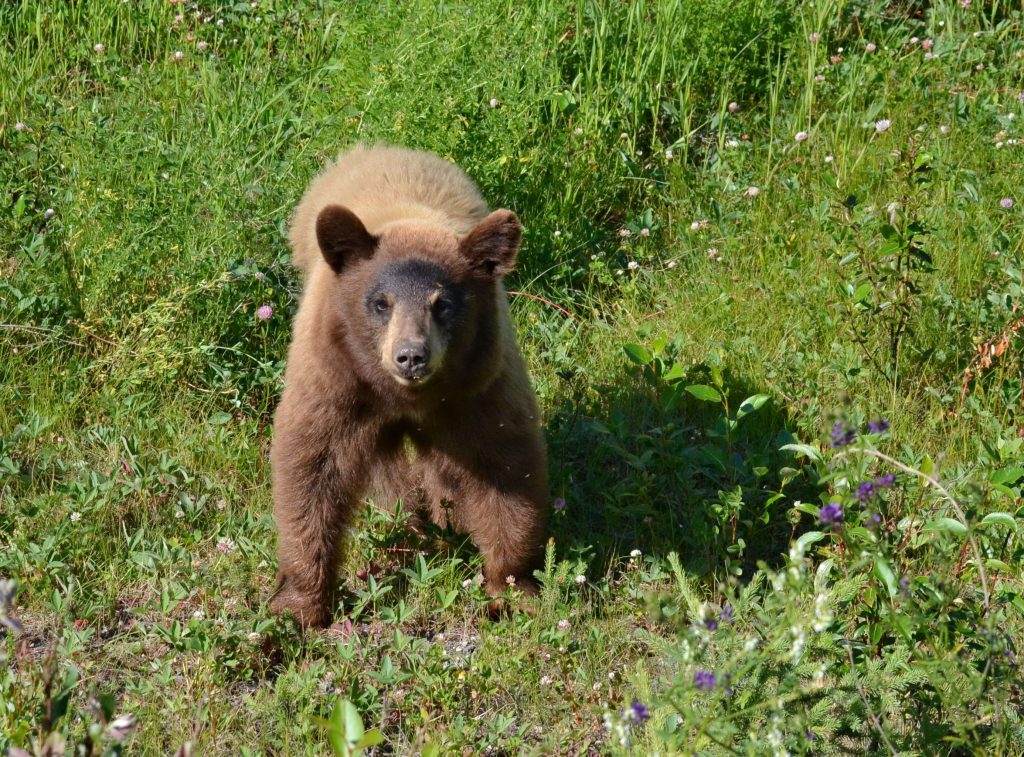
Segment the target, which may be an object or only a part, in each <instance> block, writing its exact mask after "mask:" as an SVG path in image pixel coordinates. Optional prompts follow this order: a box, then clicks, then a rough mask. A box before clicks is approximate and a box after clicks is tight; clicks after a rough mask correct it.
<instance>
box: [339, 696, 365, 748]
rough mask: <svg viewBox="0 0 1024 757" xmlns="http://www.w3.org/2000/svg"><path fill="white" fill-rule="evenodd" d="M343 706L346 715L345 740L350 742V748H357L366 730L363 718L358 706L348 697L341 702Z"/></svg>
mask: <svg viewBox="0 0 1024 757" xmlns="http://www.w3.org/2000/svg"><path fill="white" fill-rule="evenodd" d="M341 708H342V711H343V713H344V717H345V726H344V728H345V730H344V731H343V734H344V737H345V741H346V742H348V745H349V748H350V749H351V748H355V746H356V744H358V743H359V741H360V739H362V738H363V733H364V731H365V728H364V727H363V719H362V718H361V717H359V710H357V709H356V706H355V705H354V704H352V703H351V702H350V701H348V700H347V699H346V700H344V701H343V702H342V703H341Z"/></svg>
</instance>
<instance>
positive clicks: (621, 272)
mask: <svg viewBox="0 0 1024 757" xmlns="http://www.w3.org/2000/svg"><path fill="white" fill-rule="evenodd" d="M624 273H625V271H623V270H622V269H621V268H620V269H619V270H617V271H616V272H615V275H616V276H621V275H622V274H624Z"/></svg>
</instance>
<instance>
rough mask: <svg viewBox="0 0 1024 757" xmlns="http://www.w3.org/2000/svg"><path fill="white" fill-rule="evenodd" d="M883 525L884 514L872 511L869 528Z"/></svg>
mask: <svg viewBox="0 0 1024 757" xmlns="http://www.w3.org/2000/svg"><path fill="white" fill-rule="evenodd" d="M880 525H882V516H881V515H879V514H878V513H872V514H871V517H870V518H868V528H878V527H879V526H880Z"/></svg>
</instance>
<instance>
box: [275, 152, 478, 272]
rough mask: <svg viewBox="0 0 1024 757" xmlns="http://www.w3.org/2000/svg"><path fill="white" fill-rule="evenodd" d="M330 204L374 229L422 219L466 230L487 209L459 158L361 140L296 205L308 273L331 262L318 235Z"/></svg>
mask: <svg viewBox="0 0 1024 757" xmlns="http://www.w3.org/2000/svg"><path fill="white" fill-rule="evenodd" d="M328 205H344V206H345V207H347V208H348V209H349V210H351V211H352V212H353V213H355V214H356V215H357V216H359V219H360V220H361V221H362V222H363V224H364V225H365V226H366V228H367V230H368V231H369V232H370V233H371V234H380V233H381V232H383V231H384V230H385V229H386V228H387V227H389V226H390V225H393V224H395V223H398V222H403V221H405V222H408V221H419V222H422V223H426V224H429V225H433V226H438V227H441V228H443V229H445V230H447V231H449V232H454V233H455V234H458V235H465V234H468V233H469V232H470V231H471V230H472V229H473V227H474V226H476V225H477V224H478V223H479V222H480V221H481V220H482V219H483V218H484V217H485V216H486V215H487V203H486V202H485V201H484V198H483V197H482V196H481V195H480V191H479V190H478V189H477V188H476V185H475V184H473V182H472V181H471V180H470V178H469V177H468V176H466V174H465V173H463V171H462V169H460V168H459V167H458V166H456V165H455V164H453V163H449V162H448V161H446V160H443V159H441V158H439V157H437V156H436V155H431V154H429V153H423V152H417V151H415V150H407V149H405V148H402V147H389V146H383V145H372V146H366V145H356V146H355V147H353V148H352V149H350V150H347V151H345V152H342V153H341V154H340V155H339V156H338V159H337V160H336V161H335V162H334V163H332V164H331V165H329V166H328V167H327V168H326V169H324V170H323V171H322V172H321V173H320V175H319V176H317V177H316V178H315V179H314V180H313V183H312V184H311V185H310V187H309V190H308V191H307V192H306V196H305V197H304V198H303V199H302V202H301V203H300V204H299V207H298V208H297V209H296V210H295V217H294V218H293V220H292V227H291V234H290V240H291V244H292V250H294V254H293V260H294V263H295V265H296V266H298V267H299V268H301V269H302V270H303V271H305V272H306V273H307V274H308V273H310V272H311V271H312V269H313V268H314V267H316V266H324V265H326V263H324V260H323V256H322V255H321V254H320V248H319V246H318V245H317V241H316V217H317V215H318V214H319V212H320V211H321V210H323V208H325V207H326V206H328Z"/></svg>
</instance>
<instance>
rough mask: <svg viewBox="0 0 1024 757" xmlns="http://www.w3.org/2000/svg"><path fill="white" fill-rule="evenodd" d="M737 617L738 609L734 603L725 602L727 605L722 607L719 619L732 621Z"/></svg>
mask: <svg viewBox="0 0 1024 757" xmlns="http://www.w3.org/2000/svg"><path fill="white" fill-rule="evenodd" d="M735 617H736V611H735V610H733V608H732V605H731V604H730V603H728V602H727V603H726V604H725V607H723V608H722V614H721V615H720V616H719V618H718V619H719V620H721V621H722V622H723V623H732V621H733V620H734V619H735Z"/></svg>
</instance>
